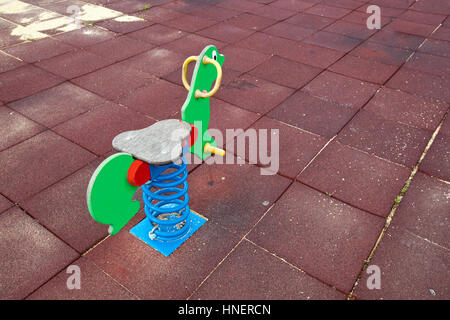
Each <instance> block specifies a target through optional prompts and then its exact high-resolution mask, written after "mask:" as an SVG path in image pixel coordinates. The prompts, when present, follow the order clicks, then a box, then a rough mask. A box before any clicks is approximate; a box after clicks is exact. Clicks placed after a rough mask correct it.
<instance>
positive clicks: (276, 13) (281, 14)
mask: <svg viewBox="0 0 450 320" xmlns="http://www.w3.org/2000/svg"><path fill="white" fill-rule="evenodd" d="M276 2H277V1H275V2H273V4H274V5H267V6H264V7H259V8H256V9H254V10H252V13H253V14H256V15H257V16H260V17H265V18H270V19H274V20H277V21H280V20H284V19H287V18H289V17H291V16H293V15H294V14H295V12H293V11H291V10H286V9H282V8H278V7H276V6H275V4H276Z"/></svg>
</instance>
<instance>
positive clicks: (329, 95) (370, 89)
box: [302, 71, 378, 110]
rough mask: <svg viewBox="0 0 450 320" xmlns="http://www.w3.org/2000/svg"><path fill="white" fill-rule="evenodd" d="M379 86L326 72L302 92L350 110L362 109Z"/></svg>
mask: <svg viewBox="0 0 450 320" xmlns="http://www.w3.org/2000/svg"><path fill="white" fill-rule="evenodd" d="M377 89H378V85H375V84H372V83H368V82H364V81H361V80H357V79H353V78H349V77H346V76H342V75H339V74H337V73H333V72H329V71H325V72H323V73H322V74H320V75H319V76H318V77H316V78H315V79H314V80H313V81H311V82H310V83H309V84H308V85H307V86H306V87H304V88H303V89H302V90H303V91H305V92H308V93H309V94H311V95H313V96H315V97H319V98H322V99H326V100H327V101H332V102H335V103H338V104H341V105H344V106H346V107H348V108H352V109H355V110H356V109H359V108H361V107H362V106H363V105H364V104H365V103H366V102H367V101H368V100H369V99H370V98H371V97H372V95H373V94H374V93H375V92H376V90H377Z"/></svg>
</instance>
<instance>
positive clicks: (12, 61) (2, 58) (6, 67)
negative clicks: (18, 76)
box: [0, 51, 25, 73]
mask: <svg viewBox="0 0 450 320" xmlns="http://www.w3.org/2000/svg"><path fill="white" fill-rule="evenodd" d="M5 52H6V51H5ZM5 52H3V51H0V73H2V72H6V71H10V70H13V69H16V68H18V67H22V66H24V65H25V63H24V62H23V61H20V60H19V59H17V58H16V57H15V56H12V55H9V54H6V53H5Z"/></svg>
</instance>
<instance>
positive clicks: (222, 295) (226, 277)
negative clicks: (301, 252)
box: [190, 241, 345, 300]
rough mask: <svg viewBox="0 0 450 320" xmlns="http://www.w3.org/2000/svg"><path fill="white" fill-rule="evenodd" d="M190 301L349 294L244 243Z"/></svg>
mask: <svg viewBox="0 0 450 320" xmlns="http://www.w3.org/2000/svg"><path fill="white" fill-rule="evenodd" d="M190 299H192V300H211V299H212V300H214V299H225V300H227V299H230V300H232V299H240V300H246V299H249V300H251V299H259V300H271V299H280V300H290V299H292V300H309V299H313V300H320V299H327V300H342V299H345V295H343V294H342V293H340V292H338V291H337V290H335V289H333V288H330V287H329V286H327V285H325V284H323V283H321V282H320V281H318V280H316V279H314V278H311V277H310V276H308V275H307V274H305V273H304V272H302V271H300V270H298V269H296V268H294V267H292V266H291V265H289V264H287V263H286V262H284V261H282V260H280V259H278V258H277V257H274V256H273V255H271V254H270V253H268V252H266V251H264V250H263V249H261V248H259V247H257V246H255V245H254V244H252V243H250V242H249V241H243V242H241V243H240V244H239V245H238V246H237V247H236V249H235V250H233V252H232V253H231V254H230V255H229V256H228V257H227V259H226V260H225V261H224V262H223V263H222V264H221V265H220V266H219V267H218V268H217V269H216V270H214V272H213V273H212V274H211V276H210V277H209V278H208V279H207V280H206V281H205V282H204V283H203V284H202V285H201V287H200V288H199V289H198V290H197V291H196V292H195V293H194V294H193V295H192V297H191V298H190Z"/></svg>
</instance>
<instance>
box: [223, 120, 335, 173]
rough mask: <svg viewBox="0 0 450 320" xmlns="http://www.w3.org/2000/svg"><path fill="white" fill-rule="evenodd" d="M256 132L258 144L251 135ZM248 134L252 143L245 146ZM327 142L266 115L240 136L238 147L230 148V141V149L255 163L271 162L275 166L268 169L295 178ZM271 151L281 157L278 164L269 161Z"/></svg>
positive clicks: (237, 142)
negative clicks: (244, 142)
mask: <svg viewBox="0 0 450 320" xmlns="http://www.w3.org/2000/svg"><path fill="white" fill-rule="evenodd" d="M252 132H254V133H255V134H256V136H255V139H254V140H255V142H254V145H252V144H251V143H252V142H251V141H252V138H250V137H251V136H252ZM262 132H264V134H263V133H262ZM245 136H248V137H249V144H247V145H245V146H244V145H243V142H242V141H243V140H244V139H245ZM256 140H257V142H258V146H257V147H258V148H256ZM327 142H328V140H327V139H325V138H323V137H320V136H317V135H315V134H311V133H309V132H306V131H303V130H300V129H298V128H295V127H292V126H289V125H286V124H284V123H282V122H279V121H276V120H273V119H270V118H266V117H263V118H261V119H259V120H258V121H257V122H256V123H254V124H253V125H252V126H251V128H250V129H248V130H247V131H246V132H245V133H242V134H241V135H239V136H238V137H237V139H236V143H234V144H233V146H234V149H231V150H229V149H230V146H229V144H228V145H227V151H228V150H229V151H232V152H233V153H234V154H236V155H237V156H239V157H241V158H243V159H246V161H248V162H250V161H251V162H250V163H252V164H254V163H258V164H259V165H260V166H261V167H265V168H267V167H268V166H269V165H270V166H271V168H267V170H269V171H272V172H273V173H279V174H281V175H283V176H287V177H289V178H292V179H294V178H295V177H296V176H297V175H298V174H299V173H300V171H301V170H302V169H303V168H305V167H306V165H307V164H308V163H309V162H310V161H311V160H312V159H313V158H314V156H315V155H316V154H317V153H318V152H319V151H320V149H321V148H322V147H323V146H324V145H325V144H326V143H327ZM241 143H242V145H241ZM263 146H264V147H263ZM266 150H267V151H266ZM258 152H259V153H258ZM261 153H262V154H261ZM269 154H270V155H271V157H279V159H278V165H274V164H273V163H267V161H268V160H269V159H265V157H267V156H268V155H269Z"/></svg>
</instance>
